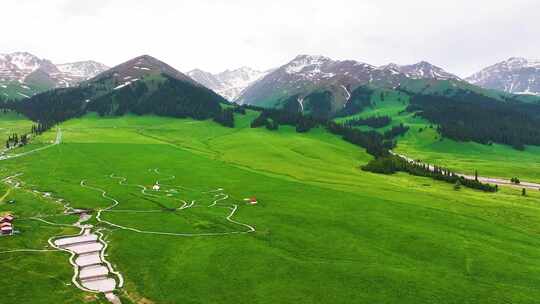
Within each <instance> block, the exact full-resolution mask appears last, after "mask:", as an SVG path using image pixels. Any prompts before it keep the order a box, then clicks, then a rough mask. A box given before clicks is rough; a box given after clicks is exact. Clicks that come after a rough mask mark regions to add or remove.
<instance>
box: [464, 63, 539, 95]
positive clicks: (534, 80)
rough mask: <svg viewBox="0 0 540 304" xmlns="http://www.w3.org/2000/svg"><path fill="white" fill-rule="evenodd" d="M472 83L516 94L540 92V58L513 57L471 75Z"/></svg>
mask: <svg viewBox="0 0 540 304" xmlns="http://www.w3.org/2000/svg"><path fill="white" fill-rule="evenodd" d="M466 80H467V81H468V82H470V83H472V84H475V85H478V86H481V87H484V88H488V89H494V90H501V91H505V92H509V93H516V94H535V95H539V94H540V60H530V59H526V58H522V57H511V58H509V59H507V60H505V61H501V62H499V63H496V64H494V65H491V66H489V67H487V68H485V69H483V70H481V71H479V72H477V73H475V74H473V75H471V76H469V77H467V78H466Z"/></svg>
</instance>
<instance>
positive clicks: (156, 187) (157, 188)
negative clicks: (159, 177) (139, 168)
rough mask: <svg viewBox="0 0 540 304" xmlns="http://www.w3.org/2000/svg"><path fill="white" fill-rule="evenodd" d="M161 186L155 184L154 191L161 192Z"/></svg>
mask: <svg viewBox="0 0 540 304" xmlns="http://www.w3.org/2000/svg"><path fill="white" fill-rule="evenodd" d="M159 188H160V187H159V184H155V185H154V186H153V187H152V190H155V191H159Z"/></svg>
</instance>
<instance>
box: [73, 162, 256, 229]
mask: <svg viewBox="0 0 540 304" xmlns="http://www.w3.org/2000/svg"><path fill="white" fill-rule="evenodd" d="M154 172H156V173H157V174H159V170H157V169H154ZM109 177H110V178H113V179H118V180H119V182H118V183H119V184H120V185H123V186H136V187H138V188H141V189H142V190H141V193H142V194H143V195H146V196H152V197H156V198H163V197H162V196H158V195H154V194H149V193H147V192H146V191H147V190H148V189H147V188H146V186H144V185H131V184H127V183H126V181H127V178H125V177H121V176H116V175H114V174H111V175H110V176H109ZM174 178H175V177H174V176H171V177H170V179H174ZM80 186H81V187H83V188H87V189H90V190H93V191H97V192H100V193H101V196H102V197H103V198H105V199H106V200H109V201H111V202H112V204H111V205H110V206H108V207H106V208H104V209H99V210H98V212H97V214H96V220H97V221H98V222H100V223H104V224H107V225H109V226H112V227H115V228H118V229H121V230H126V231H131V232H136V233H142V234H153V235H167V236H179V237H196V236H223V235H233V234H246V233H251V232H255V231H256V230H255V228H254V227H253V226H251V225H249V224H246V223H242V222H239V221H236V220H234V219H233V217H234V215H235V213H236V212H237V210H238V205H237V204H232V205H231V206H218V207H222V208H228V209H230V210H231V211H230V213H229V214H228V215H227V217H226V218H225V219H226V220H227V221H228V222H230V223H233V224H235V225H238V226H242V227H244V228H246V230H238V231H229V232H208V233H175V232H163V231H149V230H141V229H137V228H133V227H127V226H123V225H119V224H116V223H113V222H111V221H107V220H104V219H102V218H101V215H102V213H103V212H126V213H129V212H133V213H138V212H139V213H157V212H164V210H113V209H114V208H116V207H117V206H118V205H120V202H119V201H118V200H117V199H115V198H113V197H111V196H109V195H108V194H107V191H105V190H104V189H101V188H98V187H93V186H89V185H87V183H86V180H82V181H81V182H80ZM177 188H178V189H179V188H181V187H177ZM214 191H223V190H222V189H217V190H211V191H209V193H211V192H214ZM218 196H219V197H218ZM215 197H218V198H217V199H215V200H214V201H213V202H212V203H211V204H210V205H209V206H208V207H214V206H216V205H217V204H218V202H220V201H223V200H226V199H228V198H229V196H228V195H227V194H224V193H221V194H216V196H215ZM181 201H182V202H184V205H183V206H180V207H179V208H176V209H174V211H180V210H183V209H187V208H192V207H194V206H195V203H196V202H195V201H191V203H189V204H188V203H187V202H185V201H183V200H181Z"/></svg>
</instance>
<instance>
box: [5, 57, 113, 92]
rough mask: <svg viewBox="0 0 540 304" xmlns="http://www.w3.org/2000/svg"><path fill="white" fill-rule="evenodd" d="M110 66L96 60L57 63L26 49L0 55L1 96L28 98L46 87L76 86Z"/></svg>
mask: <svg viewBox="0 0 540 304" xmlns="http://www.w3.org/2000/svg"><path fill="white" fill-rule="evenodd" d="M107 69H108V67H107V66H105V65H103V64H101V63H98V62H95V61H81V62H75V63H65V64H54V63H52V62H51V61H50V60H47V59H41V58H39V57H37V56H35V55H32V54H30V53H27V52H16V53H11V54H0V95H2V96H4V97H8V98H26V97H29V96H32V95H34V94H36V93H38V92H41V91H44V90H47V89H51V88H58V87H70V86H74V85H76V84H78V83H80V82H82V81H84V80H87V79H89V78H92V77H94V76H96V75H97V74H99V73H101V72H103V71H105V70H107Z"/></svg>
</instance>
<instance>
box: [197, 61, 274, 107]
mask: <svg viewBox="0 0 540 304" xmlns="http://www.w3.org/2000/svg"><path fill="white" fill-rule="evenodd" d="M267 73H268V72H262V71H257V70H254V69H252V68H249V67H241V68H239V69H235V70H226V71H224V72H221V73H218V74H212V73H209V72H205V71H202V70H199V69H195V70H192V71H189V72H188V73H187V74H188V75H189V76H190V77H191V78H193V79H194V80H195V81H197V82H199V83H200V84H202V85H204V86H206V87H207V88H210V89H212V90H213V91H214V92H216V93H218V94H219V95H221V96H223V97H225V98H226V99H227V100H229V101H235V100H236V99H237V98H238V96H240V93H242V91H243V90H244V89H245V88H247V87H248V86H249V85H250V84H252V83H253V82H255V81H257V80H259V79H260V78H262V77H263V76H264V75H266V74H267Z"/></svg>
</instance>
